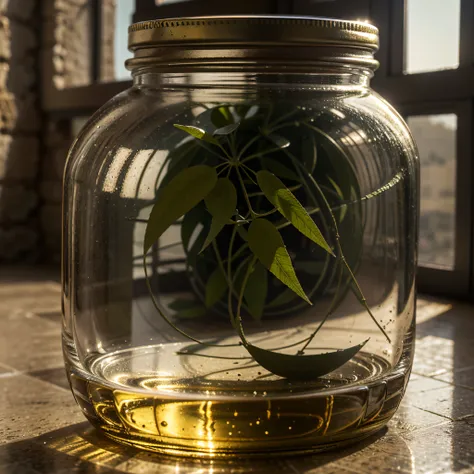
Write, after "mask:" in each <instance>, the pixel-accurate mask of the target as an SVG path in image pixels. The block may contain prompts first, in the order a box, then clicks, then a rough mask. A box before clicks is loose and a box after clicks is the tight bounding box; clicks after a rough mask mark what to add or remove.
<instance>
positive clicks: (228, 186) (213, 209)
mask: <svg viewBox="0 0 474 474" xmlns="http://www.w3.org/2000/svg"><path fill="white" fill-rule="evenodd" d="M205 203H206V206H207V209H208V210H209V212H210V213H211V215H212V223H211V230H210V231H209V235H208V236H207V238H206V241H205V242H204V246H203V248H202V250H204V249H205V248H206V247H207V246H208V245H209V244H210V243H211V242H212V241H213V240H214V239H215V238H216V237H217V235H218V234H219V232H220V231H221V230H222V228H223V227H224V226H225V225H226V224H228V223H229V220H230V218H231V217H232V216H233V215H234V214H235V207H236V206H237V191H236V190H235V186H234V185H233V184H232V181H231V180H230V179H229V178H219V179H218V180H217V183H216V185H215V186H214V189H213V190H212V191H211V192H210V193H209V194H208V195H207V196H206V199H205Z"/></svg>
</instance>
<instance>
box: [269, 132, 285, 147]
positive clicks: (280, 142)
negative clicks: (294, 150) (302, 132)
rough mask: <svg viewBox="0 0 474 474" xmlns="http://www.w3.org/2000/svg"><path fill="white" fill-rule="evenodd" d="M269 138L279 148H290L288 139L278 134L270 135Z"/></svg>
mask: <svg viewBox="0 0 474 474" xmlns="http://www.w3.org/2000/svg"><path fill="white" fill-rule="evenodd" d="M267 138H268V139H269V140H270V141H272V142H273V143H274V144H275V145H276V146H277V147H278V148H287V147H289V146H290V141H289V140H287V139H286V138H284V137H282V136H280V135H277V134H276V133H270V134H269V135H267Z"/></svg>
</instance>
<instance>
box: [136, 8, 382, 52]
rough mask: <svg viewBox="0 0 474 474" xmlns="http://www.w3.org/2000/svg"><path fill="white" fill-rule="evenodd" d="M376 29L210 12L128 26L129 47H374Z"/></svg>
mask: <svg viewBox="0 0 474 474" xmlns="http://www.w3.org/2000/svg"><path fill="white" fill-rule="evenodd" d="M378 42H379V36H378V29H377V28H376V27H375V26H373V25H370V24H368V23H364V22H357V21H345V20H334V19H329V18H315V17H297V16H260V15H255V16H253V15H250V16H249V15H245V16H243V15H236V16H210V17H190V18H169V19H165V20H150V21H143V22H140V23H135V24H133V25H131V26H130V27H129V29H128V47H129V49H130V50H131V51H135V50H136V49H139V48H146V47H162V46H166V45H170V46H171V45H181V46H184V45H189V46H192V45H210V44H213V45H214V46H216V45H222V46H230V45H236V46H238V45H239V46H242V45H245V46H250V45H272V44H275V45H285V46H290V45H295V46H297V45H306V46H309V45H317V44H320V45H321V44H323V45H327V44H333V45H340V46H354V47H359V48H360V47H362V48H367V49H371V50H374V51H375V50H377V48H378Z"/></svg>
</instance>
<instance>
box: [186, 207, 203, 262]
mask: <svg viewBox="0 0 474 474" xmlns="http://www.w3.org/2000/svg"><path fill="white" fill-rule="evenodd" d="M205 214H207V212H206V210H205V209H204V208H203V206H201V205H197V206H195V207H193V208H192V209H191V210H190V211H189V212H187V213H186V214H185V215H184V217H183V221H182V222H181V242H182V243H183V248H184V251H185V252H186V253H188V251H189V250H190V246H189V245H190V242H191V237H192V236H193V234H194V231H195V230H196V227H197V226H198V225H199V224H200V223H202V221H203V217H204V215H205Z"/></svg>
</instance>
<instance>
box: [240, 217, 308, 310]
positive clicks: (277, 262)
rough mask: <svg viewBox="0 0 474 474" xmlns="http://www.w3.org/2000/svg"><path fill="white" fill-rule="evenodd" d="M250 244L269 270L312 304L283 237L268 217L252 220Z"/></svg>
mask: <svg viewBox="0 0 474 474" xmlns="http://www.w3.org/2000/svg"><path fill="white" fill-rule="evenodd" d="M248 244H249V247H250V250H251V251H252V252H253V253H254V254H255V256H256V257H257V258H258V259H259V260H260V262H261V263H262V265H263V266H264V267H265V268H266V269H267V270H269V271H270V272H271V273H273V274H274V275H275V276H276V277H277V278H278V279H279V280H280V281H281V282H282V283H284V284H285V285H286V286H287V287H288V288H290V289H291V290H293V291H294V292H295V293H296V294H297V295H298V296H300V297H301V298H303V299H304V300H305V301H306V302H307V303H309V304H312V303H311V301H310V300H309V298H308V297H307V296H306V294H305V292H304V290H303V288H302V287H301V284H300V282H299V281H298V277H297V276H296V273H295V270H294V268H293V264H292V263H291V259H290V256H289V255H288V252H287V251H286V248H285V245H284V243H283V239H282V238H281V235H280V233H279V232H278V230H277V228H276V227H275V226H274V225H273V224H272V223H271V222H269V221H267V220H266V219H255V220H254V221H252V223H251V224H250V227H249V231H248Z"/></svg>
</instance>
